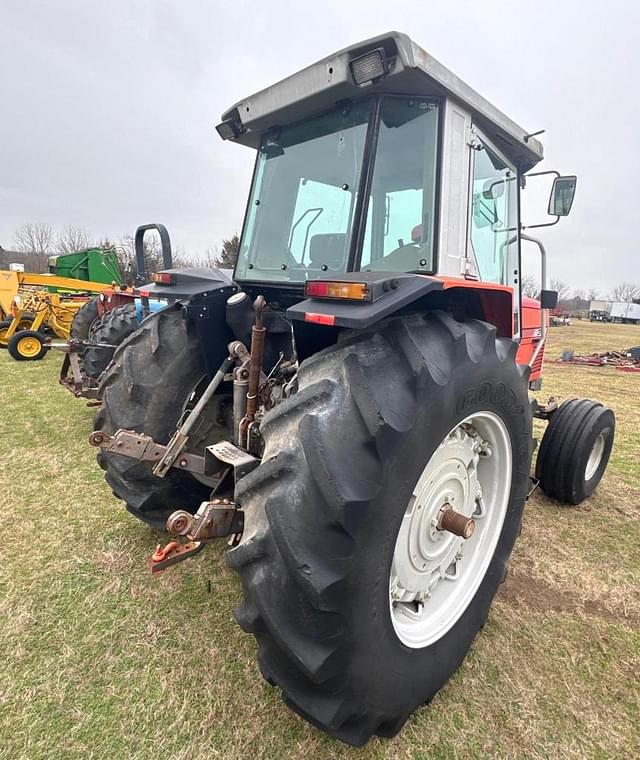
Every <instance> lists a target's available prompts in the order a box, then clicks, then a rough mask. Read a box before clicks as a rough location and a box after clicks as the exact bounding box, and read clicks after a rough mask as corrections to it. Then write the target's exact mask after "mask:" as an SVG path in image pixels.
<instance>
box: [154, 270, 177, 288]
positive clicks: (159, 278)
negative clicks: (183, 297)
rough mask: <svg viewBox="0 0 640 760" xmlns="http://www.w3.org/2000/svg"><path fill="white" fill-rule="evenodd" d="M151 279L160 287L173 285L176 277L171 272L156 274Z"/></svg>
mask: <svg viewBox="0 0 640 760" xmlns="http://www.w3.org/2000/svg"><path fill="white" fill-rule="evenodd" d="M151 279H152V280H153V281H154V282H157V283H158V285H173V283H174V276H173V275H172V274H171V273H170V272H154V273H153V274H152V275H151Z"/></svg>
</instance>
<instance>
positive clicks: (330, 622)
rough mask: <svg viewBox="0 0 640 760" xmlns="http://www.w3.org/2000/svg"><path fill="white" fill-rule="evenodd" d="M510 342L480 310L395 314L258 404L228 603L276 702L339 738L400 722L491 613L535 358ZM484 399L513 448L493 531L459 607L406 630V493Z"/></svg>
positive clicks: (520, 500) (518, 489)
mask: <svg viewBox="0 0 640 760" xmlns="http://www.w3.org/2000/svg"><path fill="white" fill-rule="evenodd" d="M516 348H517V346H516V344H515V343H514V342H513V341H511V340H508V339H505V338H496V337H495V328H494V327H492V326H490V325H488V324H485V323H482V322H478V321H471V322H467V323H459V322H456V321H455V320H454V319H453V318H451V317H450V316H449V315H447V314H443V313H439V312H436V313H431V314H428V315H426V316H424V317H423V316H418V315H415V316H410V317H405V318H396V319H392V320H390V321H389V322H387V323H385V324H384V325H382V326H380V327H379V328H378V330H377V331H376V332H368V333H365V334H360V335H358V336H356V337H352V338H350V339H348V340H347V341H346V342H344V343H342V344H338V345H337V346H335V347H332V348H330V349H327V350H326V351H323V352H321V353H320V354H317V355H316V356H314V357H312V358H311V359H309V360H307V361H306V362H304V363H303V364H302V365H301V367H300V372H299V383H300V385H299V391H298V393H297V394H296V395H295V396H293V397H291V398H290V399H288V400H287V401H285V402H283V403H282V404H281V405H280V406H278V407H276V408H275V409H274V410H272V411H271V412H269V413H268V414H267V415H266V416H265V419H264V421H263V424H262V427H261V430H262V432H263V435H264V439H265V454H264V458H263V461H262V464H261V465H260V467H258V469H257V470H255V471H254V472H252V473H250V474H249V475H247V476H246V477H245V478H243V479H242V480H241V481H240V482H239V483H238V486H237V489H236V495H235V499H236V501H237V502H239V503H240V504H241V506H242V508H243V510H244V512H245V532H244V535H243V538H242V542H241V543H240V545H239V546H238V547H237V548H235V549H233V550H231V551H230V552H229V554H228V555H227V556H228V562H229V565H230V566H231V567H232V568H234V569H235V570H236V571H237V572H238V573H239V574H240V576H241V578H242V583H243V591H244V604H243V605H242V606H241V607H240V608H239V609H238V610H237V612H236V617H237V619H238V622H239V623H240V625H241V626H242V627H243V628H244V630H246V631H248V632H250V633H253V634H254V636H255V637H256V639H257V642H258V661H259V664H260V668H261V670H262V673H263V675H264V677H265V678H266V679H267V680H268V681H270V682H271V683H275V684H277V685H278V686H280V688H281V689H282V691H283V697H284V700H285V702H286V703H287V704H288V705H289V706H291V707H292V708H293V709H294V710H295V711H296V712H298V713H299V714H300V715H302V716H303V717H304V718H306V719H307V720H309V721H310V722H311V723H313V724H314V725H316V726H318V727H320V728H321V729H322V730H324V731H326V732H327V733H329V734H331V735H332V736H335V737H336V738H338V739H340V740H342V741H344V742H347V743H349V744H354V745H360V744H363V743H364V742H365V741H367V739H368V738H369V737H370V736H372V735H373V734H378V735H381V736H392V735H393V734H395V733H396V732H397V731H398V730H399V729H400V728H401V727H402V725H403V723H404V722H405V720H406V719H407V717H408V716H409V714H410V713H411V712H412V711H413V710H414V709H415V708H416V707H417V706H418V705H420V704H422V703H424V702H426V701H429V700H430V699H431V698H432V697H433V696H434V694H435V693H436V692H437V691H438V690H439V689H440V688H441V687H442V685H443V684H444V683H445V682H446V681H447V679H448V678H449V677H450V676H451V675H452V673H453V672H454V671H455V670H456V669H457V668H458V666H459V665H460V663H461V662H462V660H463V658H464V656H465V654H466V652H467V650H468V648H469V647H470V645H471V643H472V641H473V639H474V637H475V635H476V633H477V632H478V630H479V629H480V628H481V626H482V625H483V623H484V621H485V620H486V617H487V614H488V611H489V606H490V604H491V601H492V599H493V597H494V595H495V593H496V591H497V588H498V586H499V584H500V582H501V581H502V580H503V578H504V575H505V573H506V566H507V561H508V559H509V556H510V553H511V550H512V548H513V544H514V542H515V539H516V536H517V534H518V531H519V528H520V520H521V516H522V510H523V507H524V502H525V497H526V494H527V487H528V476H529V467H530V462H531V448H532V447H531V411H530V407H529V402H528V398H527V377H528V369H527V368H524V367H518V366H516V364H515V351H516ZM483 415H484V416H485V418H486V419H489V418H491V419H495V420H497V421H498V427H499V428H500V429H501V430H504V431H505V435H506V438H505V440H506V441H508V452H509V461H510V463H511V464H510V468H507V467H504V468H500V467H496V468H495V471H494V474H495V476H496V477H497V478H500V477H501V473H502V482H500V483H498V484H497V489H496V492H497V493H499V492H500V488H502V489H503V491H504V493H505V494H506V496H505V500H504V509H503V514H502V517H501V519H500V520H499V524H498V526H497V528H496V531H497V532H496V535H495V537H494V538H495V541H493V545H492V546H491V547H489V548H488V553H489V554H490V556H489V557H488V559H487V561H486V563H485V566H484V567H480V566H479V570H478V572H479V574H480V575H481V577H480V578H476V579H475V581H474V583H475V588H474V589H472V592H471V593H470V594H469V599H468V600H467V602H466V604H463V605H462V607H461V609H460V610H459V614H458V616H457V618H456V619H455V620H453V619H452V620H450V621H449V625H448V627H446V630H445V628H444V627H443V631H442V633H441V635H439V636H438V635H436V636H431V637H429V636H427V637H425V638H424V640H422V641H418V642H417V643H416V645H415V646H411V645H408V643H407V640H406V639H404V638H403V636H402V635H401V634H399V631H398V628H397V626H396V625H395V624H394V620H393V611H392V610H393V607H392V605H391V601H390V594H391V590H392V588H393V577H394V572H393V571H394V568H395V563H396V558H397V546H398V540H399V539H398V536H399V534H401V530H402V525H403V522H404V520H405V518H406V512H407V506H408V505H409V503H410V500H411V498H412V495H413V494H414V489H415V488H416V484H417V483H418V482H419V479H420V477H421V474H422V473H424V472H425V468H426V467H428V465H429V463H430V462H431V461H432V460H433V457H434V455H435V453H436V452H437V450H438V449H439V447H440V445H441V444H442V443H443V442H444V441H445V440H446V438H447V436H448V435H449V434H450V433H451V432H452V431H454V430H456V429H457V428H458V427H459V426H460V425H461V424H463V425H464V424H466V422H467V421H468V420H470V419H474V418H475V417H478V418H480V417H481V416H483ZM461 482H462V481H461ZM454 490H455V489H454ZM469 540H470V541H473V540H474V539H469ZM462 561H463V560H462ZM442 583H445V584H446V583H449V581H447V580H443V581H442ZM434 598H435V597H434ZM427 606H428V602H426V603H425V610H426V609H427ZM446 608H447V605H446V604H445V605H441V606H440V607H439V610H446ZM429 638H431V639H433V640H429ZM425 642H427V643H425ZM409 643H410V642H409Z"/></svg>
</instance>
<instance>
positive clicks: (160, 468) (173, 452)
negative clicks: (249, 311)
mask: <svg viewBox="0 0 640 760" xmlns="http://www.w3.org/2000/svg"><path fill="white" fill-rule="evenodd" d="M234 362H235V357H234V356H233V355H231V354H229V356H227V358H226V359H225V360H224V361H223V362H222V364H221V365H220V369H219V370H218V371H217V372H216V374H215V375H214V376H213V379H212V380H211V382H210V383H209V385H207V387H206V389H205V391H204V393H203V394H202V396H200V398H199V399H198V403H197V404H196V405H195V406H194V407H193V409H192V410H191V411H190V412H189V414H188V415H187V419H186V420H185V421H184V422H183V423H182V425H178V428H177V430H176V432H175V433H174V434H173V435H172V436H171V440H170V441H169V443H168V444H167V446H166V448H165V450H164V454H163V456H162V458H161V459H160V460H159V461H158V462H157V463H156V465H155V466H154V468H153V474H154V475H155V476H156V477H158V478H164V476H165V475H166V474H167V473H168V472H169V470H170V469H171V467H172V466H173V463H174V462H175V461H176V459H177V458H178V457H179V456H180V454H181V453H182V452H183V451H184V449H185V447H186V445H187V443H188V442H189V434H190V432H191V428H192V427H193V426H194V425H195V424H196V422H197V421H198V419H199V417H200V415H201V414H202V410H203V409H204V408H205V406H206V405H207V404H208V403H209V401H210V400H211V397H212V396H213V395H214V393H215V392H216V391H217V390H218V386H219V385H220V383H221V382H222V381H223V380H224V376H225V375H226V374H227V372H229V370H230V369H231V367H232V366H233V364H234Z"/></svg>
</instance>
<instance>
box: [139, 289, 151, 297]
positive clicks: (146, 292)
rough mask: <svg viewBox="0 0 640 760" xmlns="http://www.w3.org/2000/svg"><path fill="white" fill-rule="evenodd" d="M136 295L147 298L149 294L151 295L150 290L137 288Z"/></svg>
mask: <svg viewBox="0 0 640 760" xmlns="http://www.w3.org/2000/svg"><path fill="white" fill-rule="evenodd" d="M138 295H139V296H141V297H142V298H149V296H150V295H151V291H150V290H139V291H138Z"/></svg>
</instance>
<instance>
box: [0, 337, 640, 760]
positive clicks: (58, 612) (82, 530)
mask: <svg viewBox="0 0 640 760" xmlns="http://www.w3.org/2000/svg"><path fill="white" fill-rule="evenodd" d="M633 343H640V328H633V327H624V326H620V327H617V326H610V325H609V326H607V325H600V324H595V325H590V324H578V323H576V324H575V325H574V326H572V327H570V328H558V329H554V330H552V331H551V345H550V348H549V355H550V356H556V355H559V354H560V352H561V350H563V349H566V348H573V349H575V350H578V351H594V350H605V349H607V348H624V347H626V346H627V345H631V344H633ZM59 362H60V357H59V356H55V355H51V356H49V357H47V359H46V360H45V361H44V362H41V363H35V364H18V363H15V362H13V361H12V360H11V359H10V357H8V356H7V354H6V352H2V353H0V377H1V378H2V403H3V412H2V417H1V420H0V461H1V463H2V468H1V470H0V494H1V495H2V496H1V499H2V502H1V503H2V514H3V517H4V521H5V526H6V528H7V529H6V530H5V532H4V536H3V539H2V549H1V550H0V556H2V574H1V575H0V612H1V614H2V623H3V624H2V628H1V630H0V757H1V758H7V759H9V758H11V760H14V759H15V760H18V759H19V758H20V759H24V760H40V759H41V758H42V759H43V760H44V759H45V758H46V759H47V760H49V759H50V758H65V760H66V759H67V758H70V759H71V758H82V759H83V760H87V759H89V758H111V759H114V760H115V759H118V758H140V759H141V760H143V759H146V758H154V759H155V758H158V757H162V758H164V759H165V760H171V759H175V760H178V759H180V760H187V759H188V760H200V759H204V758H244V757H248V756H250V757H252V758H256V760H257V759H258V758H300V759H302V758H318V760H334V759H336V760H337V758H346V757H349V758H358V759H360V758H363V759H364V758H367V760H368V759H369V758H397V759H400V758H415V759H416V760H418V759H420V758H427V757H429V758H484V757H504V758H510V757H527V758H585V757H589V758H618V757H619V758H630V757H638V756H640V728H639V727H640V697H639V694H638V683H639V681H640V631H639V624H640V548H639V547H640V519H639V518H640V509H639V507H638V505H639V503H640V498H639V497H640V465H639V464H638V457H639V455H640V441H639V440H638V432H637V431H638V429H639V426H640V404H639V402H638V389H639V388H640V377H638V376H634V375H625V374H623V373H619V372H616V371H615V370H613V369H582V368H575V367H573V368H567V367H560V366H557V365H550V366H549V367H548V371H547V373H546V374H547V379H546V384H545V395H549V394H554V395H558V396H567V395H585V396H591V397H595V398H599V399H601V400H603V401H604V402H605V403H607V404H610V405H611V406H612V407H614V409H615V411H616V414H617V417H618V438H617V444H616V448H615V451H614V455H613V458H612V462H611V466H610V468H609V471H608V474H607V476H606V478H605V480H604V481H603V483H602V485H601V487H600V489H599V490H598V492H597V494H596V495H595V497H594V498H593V499H592V500H590V501H589V503H588V504H585V505H584V506H582V507H580V508H577V509H564V508H561V507H559V506H558V505H557V504H555V503H553V502H551V501H550V500H548V499H546V498H545V497H544V496H543V495H541V494H536V495H535V496H534V497H533V499H532V500H531V502H530V503H529V505H528V507H527V511H526V518H525V524H524V530H523V534H522V537H521V539H520V541H519V544H518V547H517V550H516V552H515V556H514V558H513V562H512V565H511V573H510V576H509V578H508V580H507V583H506V584H505V587H504V590H503V591H502V592H501V594H500V596H499V598H498V599H497V600H496V603H495V605H494V607H493V610H492V614H491V617H490V620H489V622H488V624H487V626H486V627H485V629H484V631H483V632H482V634H481V635H480V636H479V637H478V639H477V641H476V644H475V646H474V647H473V649H472V651H471V652H470V654H469V656H468V657H467V659H466V661H465V663H464V665H463V667H462V668H461V669H460V671H459V672H458V673H457V674H456V676H455V677H454V678H453V679H452V681H451V682H450V683H449V684H448V685H447V686H446V687H445V689H444V690H443V691H442V692H441V693H440V695H439V696H438V697H437V698H436V700H435V701H434V703H433V704H432V705H431V706H430V707H428V708H424V709H422V710H419V711H418V712H416V714H415V715H414V716H413V717H412V718H411V720H410V721H409V723H408V724H407V726H406V727H405V729H404V731H403V732H402V733H401V734H400V735H399V736H398V737H397V738H396V739H394V740H393V741H378V740H374V741H372V742H371V743H369V744H368V745H367V746H366V747H365V748H363V749H360V750H354V749H349V748H347V747H344V746H343V745H340V744H338V743H337V742H334V741H332V740H331V739H328V738H327V737H325V736H323V735H322V734H320V733H319V732H317V731H316V730H314V729H313V728H311V727H310V726H308V725H307V724H306V723H304V722H303V721H302V720H300V719H298V718H297V717H296V716H295V715H293V714H292V713H291V712H290V711H289V710H287V709H286V708H285V707H284V706H283V705H282V703H281V702H280V699H279V697H278V694H277V690H275V689H272V688H270V687H268V686H267V685H266V684H265V683H264V682H263V681H262V680H261V679H260V677H259V675H258V672H257V668H256V665H255V661H254V645H253V641H252V639H251V638H250V637H248V636H246V635H244V634H243V633H242V632H241V631H240V629H239V628H238V627H237V626H236V625H235V623H234V622H233V619H232V609H233V607H234V605H235V604H236V603H237V601H238V599H239V597H240V587H239V583H238V581H237V579H236V577H235V576H234V575H233V574H231V573H230V572H229V571H228V570H227V569H226V567H225V565H224V562H223V561H222V554H223V550H224V546H215V547H211V548H209V549H208V550H207V551H206V552H204V553H203V554H202V555H200V556H199V557H198V558H196V559H194V560H193V561H191V562H190V563H186V564H185V565H183V566H180V567H178V568H176V569H175V570H174V571H172V572H170V573H166V574H164V575H163V576H162V577H160V578H151V577H149V575H148V574H147V571H146V569H145V566H144V558H145V556H146V555H147V554H148V553H149V551H150V550H151V549H152V548H153V547H154V545H155V543H156V542H157V539H158V537H157V535H156V534H154V532H153V531H151V530H150V529H148V528H146V527H144V526H143V525H141V524H140V523H138V522H136V521H135V520H133V519H132V518H130V517H128V515H127V514H126V513H125V512H124V510H123V509H122V507H121V505H120V504H119V503H118V502H117V501H116V500H115V499H114V498H113V497H112V496H111V494H110V492H109V491H108V489H107V487H106V486H105V484H104V482H103V480H102V475H101V472H100V471H99V470H98V468H97V467H96V465H95V461H94V454H93V451H92V450H91V449H90V448H89V446H87V445H86V443H85V441H86V438H87V435H88V432H89V430H90V423H91V416H92V413H91V410H89V409H87V408H86V407H85V406H84V404H83V402H82V401H79V400H76V399H73V398H72V397H71V396H70V395H69V394H67V393H66V392H65V391H63V390H62V389H61V388H59V387H57V386H56V384H55V375H56V373H57V371H58V367H59Z"/></svg>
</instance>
